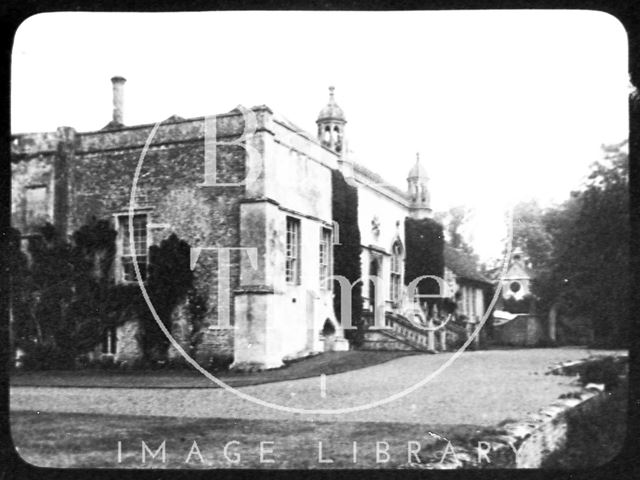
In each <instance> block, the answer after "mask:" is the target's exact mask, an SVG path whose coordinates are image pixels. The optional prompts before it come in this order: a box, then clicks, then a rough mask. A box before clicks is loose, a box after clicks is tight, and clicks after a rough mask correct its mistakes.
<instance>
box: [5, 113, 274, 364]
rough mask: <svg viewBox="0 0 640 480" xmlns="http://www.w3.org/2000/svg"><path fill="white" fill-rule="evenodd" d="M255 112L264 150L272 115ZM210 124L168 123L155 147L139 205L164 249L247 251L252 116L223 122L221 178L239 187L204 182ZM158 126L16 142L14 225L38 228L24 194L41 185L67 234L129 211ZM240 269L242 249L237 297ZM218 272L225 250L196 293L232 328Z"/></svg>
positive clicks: (201, 271) (210, 257) (235, 277)
mask: <svg viewBox="0 0 640 480" xmlns="http://www.w3.org/2000/svg"><path fill="white" fill-rule="evenodd" d="M254 114H255V115H256V118H257V125H256V126H257V128H256V135H254V136H251V135H249V136H248V137H247V140H246V142H249V143H251V145H252V147H253V149H254V151H258V152H259V153H260V150H261V148H262V147H261V141H260V140H259V139H258V140H256V138H257V137H259V136H260V135H261V132H265V131H266V130H265V129H266V127H267V126H268V124H269V122H270V111H269V110H268V109H266V108H256V109H254ZM204 123H205V120H204V118H195V119H191V120H185V121H174V122H171V123H166V124H161V125H160V126H159V128H158V129H157V131H156V132H155V136H154V137H153V139H152V140H151V141H150V143H149V148H148V150H147V151H146V155H145V157H144V161H143V162H142V166H141V169H140V172H139V178H138V181H137V184H136V190H137V192H136V195H135V202H134V207H135V208H136V209H143V210H141V211H144V212H146V213H147V214H148V222H149V224H148V235H149V243H150V244H156V245H157V244H158V243H160V241H162V239H164V238H167V237H168V236H169V235H170V234H172V233H175V234H176V235H177V236H178V237H179V238H180V239H182V240H185V241H186V242H187V243H189V244H190V245H191V246H192V247H203V248H205V249H206V248H212V247H237V246H238V245H239V242H240V238H239V216H240V207H239V201H240V199H242V198H244V197H245V196H246V195H245V193H246V188H245V186H244V185H243V184H242V181H243V180H244V178H245V175H246V173H247V172H246V168H245V155H246V152H245V149H244V148H243V147H242V145H234V144H230V142H234V141H235V140H237V139H238V138H239V137H240V135H241V133H242V132H243V129H244V120H243V117H242V116H241V115H240V112H239V111H233V112H230V113H228V114H223V115H218V116H216V118H215V124H216V132H217V141H218V144H217V145H216V153H217V156H216V176H217V178H216V181H217V183H233V184H236V185H232V186H208V185H205V186H203V185H202V183H203V181H204V160H205V138H204V134H205V127H204ZM152 128H153V125H141V126H136V127H127V128H123V129H119V130H109V131H97V132H87V133H76V132H75V131H74V130H73V129H69V128H62V129H59V131H58V132H49V133H42V134H26V135H15V136H14V137H13V139H12V143H11V150H12V176H13V185H12V186H13V188H12V219H13V223H14V226H16V227H18V228H20V229H21V230H22V231H23V232H25V231H27V229H28V228H29V227H30V226H29V225H26V222H25V221H24V220H25V218H26V211H25V204H24V197H25V190H26V188H27V187H29V186H30V185H33V184H46V185H47V186H48V194H47V201H48V206H47V211H48V215H47V217H46V218H44V219H43V220H46V221H51V222H52V223H54V224H59V225H60V226H61V227H62V228H64V229H65V230H66V233H67V234H71V233H72V232H73V231H74V230H76V229H78V228H79V227H80V226H82V225H84V224H86V223H87V222H88V221H89V220H90V219H91V218H92V217H96V218H98V219H113V218H114V215H116V214H123V213H126V212H127V211H128V208H129V203H130V198H131V191H132V186H133V183H134V182H133V181H134V176H135V172H136V167H137V166H138V164H139V160H140V158H141V154H142V151H143V148H144V146H145V142H147V140H148V137H149V135H150V133H151V131H152ZM209 148H210V147H209ZM54 177H55V180H56V181H55V182H54ZM61 179H62V180H64V181H61ZM60 184H61V185H63V187H60ZM65 193H66V194H65ZM115 223H116V222H115V221H114V224H115ZM239 264H240V255H239V253H238V252H232V253H231V255H230V258H229V264H228V270H229V280H228V283H229V288H228V289H229V290H230V291H233V290H234V289H235V288H236V287H237V286H238V281H239V275H240V273H239V272H240V266H239ZM218 267H219V265H218V256H217V252H216V251H210V250H203V251H202V253H201V255H200V258H199V259H198V262H197V264H196V268H195V285H196V289H197V291H198V292H199V294H201V295H202V296H204V297H205V298H206V299H207V305H208V311H207V314H206V323H208V324H212V325H214V324H217V323H218V321H219V318H218V313H219V312H223V314H225V317H226V316H227V315H228V317H229V319H230V321H231V322H232V321H233V316H234V315H233V313H234V312H233V308H234V306H233V299H232V298H228V299H227V301H226V302H221V301H220V300H219V299H218V275H217V272H218ZM225 290H226V289H225ZM221 303H222V304H221ZM224 303H226V305H224ZM126 356H127V357H128V356H130V355H129V354H127V355H126Z"/></svg>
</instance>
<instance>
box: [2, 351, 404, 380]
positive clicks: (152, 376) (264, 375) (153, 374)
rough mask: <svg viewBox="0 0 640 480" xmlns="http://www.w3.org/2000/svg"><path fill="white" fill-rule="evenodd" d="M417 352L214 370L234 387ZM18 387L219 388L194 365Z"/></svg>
mask: <svg viewBox="0 0 640 480" xmlns="http://www.w3.org/2000/svg"><path fill="white" fill-rule="evenodd" d="M413 354H415V352H376V351H363V350H349V351H346V352H327V353H321V354H319V355H316V356H313V357H310V358H306V359H303V360H297V361H293V362H290V363H288V364H287V365H286V366H284V367H282V368H277V369H273V370H265V371H262V372H255V373H234V372H229V371H220V372H213V374H214V375H215V376H216V377H218V378H220V379H222V380H223V381H225V382H226V383H227V384H229V385H231V386H232V387H244V386H249V385H258V384H261V383H270V382H281V381H285V380H296V379H300V378H309V377H317V376H319V375H320V374H321V373H324V374H325V375H331V374H335V373H343V372H347V371H350V370H356V369H359V368H365V367H370V366H372V365H377V364H380V363H384V362H388V361H390V360H393V359H395V358H398V357H404V356H406V355H413ZM10 383H11V386H14V387H33V386H37V387H104V388H118V387H126V388H131V387H137V388H219V387H218V386H217V385H216V384H215V383H213V382H212V381H210V380H209V379H207V378H206V377H204V376H203V375H202V374H201V373H200V372H198V371H196V370H194V369H193V368H191V367H188V368H187V367H185V369H173V370H169V369H165V370H146V371H145V370H132V371H121V370H102V369H88V370H65V371H61V370H45V371H26V372H12V374H11V377H10Z"/></svg>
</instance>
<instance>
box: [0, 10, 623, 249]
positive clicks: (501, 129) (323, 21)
mask: <svg viewBox="0 0 640 480" xmlns="http://www.w3.org/2000/svg"><path fill="white" fill-rule="evenodd" d="M627 72H628V47H627V34H626V32H625V30H624V27H623V26H622V24H621V23H620V22H619V21H618V20H617V19H615V18H614V17H612V16H610V15H608V14H605V13H601V12H593V11H561V10H558V11H543V10H541V11H533V10H522V11H473V12H471V11H438V12H428V11H425V12H196V13H78V12H74V13H47V14H39V15H36V16H34V17H31V18H29V19H27V20H26V21H25V22H24V23H23V24H22V25H21V26H20V28H19V29H18V31H17V33H16V37H15V41H14V48H13V57H12V83H11V128H12V132H13V133H23V132H36V131H52V130H55V129H56V128H57V127H58V126H62V125H66V126H73V127H74V128H76V129H77V130H79V131H90V130H97V129H100V128H102V127H103V126H104V125H106V124H107V123H108V122H109V121H110V120H111V110H112V104H111V82H110V78H111V77H112V76H114V75H121V76H124V77H125V78H127V83H126V86H125V107H124V120H125V123H126V124H128V125H135V124H140V123H154V122H157V121H160V120H163V119H166V118H167V117H169V116H171V115H174V114H175V115H179V116H182V117H185V118H188V117H195V116H201V115H210V114H215V113H223V112H227V111H229V110H231V109H233V108H234V107H236V106H237V105H238V104H241V105H243V106H246V107H251V106H254V105H262V104H266V105H268V106H269V107H271V108H272V109H273V110H274V111H275V112H277V113H278V114H279V115H281V116H284V117H286V118H287V119H289V120H290V121H292V122H293V123H295V124H296V125H298V126H300V127H302V128H303V129H304V130H306V131H309V132H312V133H313V132H315V131H316V125H315V120H316V118H317V115H318V113H319V111H320V109H321V108H322V107H323V106H324V105H325V104H326V102H327V99H328V87H329V86H330V85H333V86H335V98H336V101H337V102H338V104H339V105H340V106H341V107H342V109H343V110H344V112H345V115H346V117H347V121H348V123H347V126H346V130H345V135H346V137H347V139H348V143H349V148H350V149H351V150H352V154H353V157H354V158H355V159H356V160H357V161H358V162H360V163H362V164H364V165H365V166H367V167H368V168H370V169H372V170H375V171H377V172H378V173H380V174H381V175H383V176H384V177H385V178H387V179H388V180H389V181H390V182H391V183H394V184H396V185H397V186H399V187H401V188H404V187H405V186H406V175H407V173H408V171H409V169H410V168H411V166H412V165H413V163H414V162H415V157H416V153H417V152H419V153H420V158H421V161H422V162H423V165H424V166H425V168H426V169H427V171H428V173H429V177H430V183H429V189H430V192H431V201H432V207H433V209H434V210H435V211H444V210H446V209H448V208H450V207H452V206H455V205H465V206H467V207H469V208H470V209H471V211H472V216H471V218H470V219H469V223H468V225H467V228H466V234H467V239H468V240H469V241H470V242H471V243H472V244H473V246H474V248H475V249H476V251H477V253H478V254H479V255H480V257H481V258H482V259H483V260H489V259H491V258H493V257H495V256H497V255H499V254H500V252H501V251H502V243H501V239H502V238H503V237H504V233H505V229H506V227H505V225H504V220H503V219H504V212H505V210H506V209H508V208H510V206H512V205H513V204H515V203H517V202H519V201H525V200H529V199H536V200H538V202H539V203H540V204H541V205H543V206H546V205H553V204H557V203H560V202H562V201H563V200H565V199H566V198H568V196H569V193H570V192H571V190H574V189H576V188H577V187H579V186H580V184H581V182H582V180H583V179H584V177H585V176H586V174H587V173H588V168H589V165H590V164H591V163H593V162H594V161H596V160H598V159H599V158H601V156H602V153H601V149H600V146H601V144H603V143H617V142H619V141H621V140H623V139H625V138H627V136H628V103H627V98H628V94H629V92H630V84H629V77H628V73H627Z"/></svg>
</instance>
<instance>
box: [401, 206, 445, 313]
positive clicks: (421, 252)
mask: <svg viewBox="0 0 640 480" xmlns="http://www.w3.org/2000/svg"><path fill="white" fill-rule="evenodd" d="M404 238H405V248H406V255H405V270H404V282H405V284H406V285H409V283H411V282H412V281H413V280H415V279H416V278H418V277H420V276H422V275H434V276H437V277H439V278H444V235H443V229H442V225H441V224H440V223H438V222H436V221H435V220H432V219H430V218H424V219H414V218H406V219H405V222H404ZM417 291H418V293H419V294H421V295H438V294H439V293H440V292H439V288H438V284H437V282H435V281H434V280H430V279H423V280H422V281H420V282H419V283H418V285H417ZM429 303H431V302H429Z"/></svg>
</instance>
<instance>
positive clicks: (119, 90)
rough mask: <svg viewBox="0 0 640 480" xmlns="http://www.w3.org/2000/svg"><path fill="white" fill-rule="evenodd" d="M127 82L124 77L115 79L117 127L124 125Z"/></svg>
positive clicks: (114, 97) (112, 80)
mask: <svg viewBox="0 0 640 480" xmlns="http://www.w3.org/2000/svg"><path fill="white" fill-rule="evenodd" d="M126 81H127V79H126V78H124V77H118V76H116V77H113V78H112V79H111V83H112V84H113V121H112V123H114V124H117V125H124V116H123V109H124V83H125V82H126Z"/></svg>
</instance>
